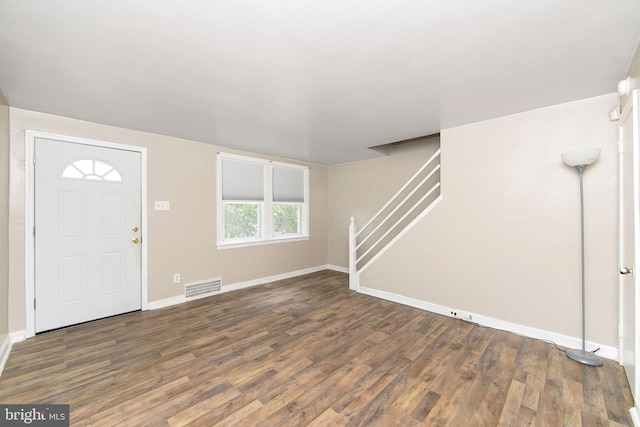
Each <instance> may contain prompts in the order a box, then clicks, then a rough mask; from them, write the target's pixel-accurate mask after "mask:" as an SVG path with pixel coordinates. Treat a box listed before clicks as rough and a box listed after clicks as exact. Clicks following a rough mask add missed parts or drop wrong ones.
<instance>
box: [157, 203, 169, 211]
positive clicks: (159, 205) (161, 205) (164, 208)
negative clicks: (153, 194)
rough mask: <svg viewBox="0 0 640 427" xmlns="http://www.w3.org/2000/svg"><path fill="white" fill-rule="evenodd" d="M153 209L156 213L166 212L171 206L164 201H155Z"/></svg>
mask: <svg viewBox="0 0 640 427" xmlns="http://www.w3.org/2000/svg"><path fill="white" fill-rule="evenodd" d="M155 207H156V210H157V211H168V210H169V209H171V205H170V204H169V202H168V201H165V200H156V204H155Z"/></svg>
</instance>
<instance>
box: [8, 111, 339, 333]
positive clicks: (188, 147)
mask: <svg viewBox="0 0 640 427" xmlns="http://www.w3.org/2000/svg"><path fill="white" fill-rule="evenodd" d="M10 111H11V197H10V220H11V227H10V243H11V246H10V257H11V270H10V283H11V287H10V298H11V311H10V317H9V327H10V330H11V331H20V330H24V329H25V327H26V323H25V272H24V271H25V257H24V247H25V241H24V215H25V213H24V202H25V199H24V197H25V131H26V130H28V129H29V130H37V131H44V132H50V133H55V134H62V135H70V136H74V137H82V138H90V139H97V140H102V141H107V142H113V143H121V144H130V145H136V146H141V147H146V148H147V155H148V174H147V179H148V199H147V205H148V207H149V212H148V249H149V264H148V268H149V300H150V301H157V300H161V299H165V298H170V297H173V296H178V295H181V294H182V292H183V288H182V286H183V285H182V284H181V285H176V284H173V282H172V278H173V273H181V276H182V283H183V284H184V283H190V282H194V281H199V280H205V279H210V278H215V277H222V280H223V284H232V283H238V282H243V281H248V280H253V279H259V278H263V277H269V276H273V275H277V274H283V273H288V272H292V271H297V270H302V269H306V268H313V267H318V266H323V265H326V264H327V209H326V206H327V179H328V176H327V168H326V167H323V166H318V165H310V166H311V169H310V235H311V238H310V239H309V240H308V241H302V242H295V243H281V244H274V245H265V246H259V247H252V248H242V249H226V250H221V251H218V250H217V249H216V225H215V224H216V200H215V197H216V196H215V195H216V182H215V181H216V153H217V151H220V150H223V151H228V152H231V151H232V150H228V149H225V148H223V147H219V146H213V145H208V144H203V143H198V142H193V141H187V140H181V139H177V138H172V137H167V136H161V135H156V134H150V133H145V132H137V131H132V130H128V129H122V128H116V127H111V126H105V125H100V124H96V123H90V122H85V121H80V120H74V119H69V118H65V117H59V116H53V115H48V114H41V113H37V112H33V111H25V110H20V109H14V108H12V109H11V110H10ZM244 154H249V155H251V154H250V153H244ZM281 160H282V159H281ZM296 163H297V162H296ZM154 200H168V201H170V202H171V210H170V211H155V210H153V201H154Z"/></svg>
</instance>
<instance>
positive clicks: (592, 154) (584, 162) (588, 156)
mask: <svg viewBox="0 0 640 427" xmlns="http://www.w3.org/2000/svg"><path fill="white" fill-rule="evenodd" d="M599 156H600V149H599V148H588V149H582V150H575V151H568V152H566V153H562V160H563V161H564V162H565V163H566V164H567V165H569V166H572V167H574V168H576V170H577V171H578V175H580V250H581V257H582V349H581V350H579V349H572V350H568V351H567V357H569V359H572V360H575V361H576V362H579V363H582V364H583V365H589V366H602V360H601V359H600V358H599V357H598V356H596V355H595V354H593V353H591V352H588V351H586V350H585V325H584V311H585V304H584V293H585V289H584V196H583V189H582V181H583V179H582V174H583V172H584V170H585V169H586V168H587V166H589V165H590V164H591V163H593V162H595V161H596V160H597V159H598V157H599Z"/></svg>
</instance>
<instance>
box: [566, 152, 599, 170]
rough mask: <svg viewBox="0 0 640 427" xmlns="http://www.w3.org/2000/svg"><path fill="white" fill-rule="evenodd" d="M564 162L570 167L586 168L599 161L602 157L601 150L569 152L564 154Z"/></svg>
mask: <svg viewBox="0 0 640 427" xmlns="http://www.w3.org/2000/svg"><path fill="white" fill-rule="evenodd" d="M561 156H562V161H563V162H565V163H566V164H567V165H569V166H586V165H590V164H591V163H593V162H595V161H596V160H598V157H600V149H599V148H582V149H580V150H573V151H567V152H566V153H562V154H561Z"/></svg>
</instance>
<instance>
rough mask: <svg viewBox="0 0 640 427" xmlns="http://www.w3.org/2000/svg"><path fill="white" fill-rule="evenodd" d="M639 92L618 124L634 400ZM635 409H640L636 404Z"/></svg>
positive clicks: (639, 302)
mask: <svg viewBox="0 0 640 427" xmlns="http://www.w3.org/2000/svg"><path fill="white" fill-rule="evenodd" d="M638 113H639V111H638V91H634V92H633V93H632V95H631V96H630V97H629V99H628V100H627V103H626V105H625V106H624V108H623V111H622V116H621V118H620V121H619V123H618V130H619V144H620V146H619V150H618V151H619V174H620V176H619V181H620V182H619V193H618V194H619V198H620V200H619V204H620V209H619V215H620V219H619V236H618V239H619V245H620V250H619V267H620V275H619V282H618V286H619V292H620V324H621V327H622V331H621V332H622V333H621V335H622V339H621V342H620V350H621V354H620V359H621V362H622V364H623V366H624V370H625V372H626V374H627V379H628V380H629V386H630V387H631V392H632V394H633V397H634V401H636V402H637V401H638V398H640V394H639V390H638V387H639V386H640V381H639V378H638V374H639V373H640V372H639V371H638V366H639V365H638V357H639V356H640V351H639V350H640V348H639V345H640V339H639V337H638V334H639V333H640V325H639V324H638V320H639V317H638V314H639V313H640V311H639V308H640V292H638V284H639V283H640V280H639V279H640V274H639V273H640V272H639V271H638V270H637V269H638V268H640V263H638V262H637V256H638V255H639V254H640V248H639V246H638V245H639V244H640V240H639V238H638V236H639V233H640V222H639V217H638V215H639V214H640V206H639V202H640V198H639V194H638V191H639V189H640V185H639V184H640V183H639V181H638V179H639V177H640V169H639V167H640V163H639V155H640V151H639V149H640V147H639V142H640V141H639V140H638ZM635 407H638V405H637V404H636V405H635Z"/></svg>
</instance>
